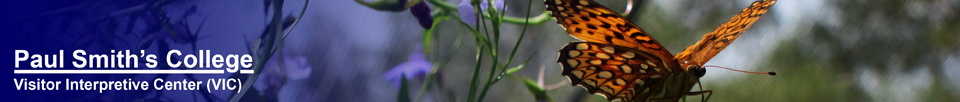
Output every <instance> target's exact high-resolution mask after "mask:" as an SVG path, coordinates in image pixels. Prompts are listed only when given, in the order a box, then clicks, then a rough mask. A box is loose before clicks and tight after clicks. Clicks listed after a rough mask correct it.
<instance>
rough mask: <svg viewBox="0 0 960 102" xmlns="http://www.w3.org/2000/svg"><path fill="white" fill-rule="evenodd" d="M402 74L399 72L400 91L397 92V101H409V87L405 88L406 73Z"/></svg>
mask: <svg viewBox="0 0 960 102" xmlns="http://www.w3.org/2000/svg"><path fill="white" fill-rule="evenodd" d="M404 74H405V73H401V74H400V93H398V94H397V102H410V94H408V92H409V91H410V89H407V75H404Z"/></svg>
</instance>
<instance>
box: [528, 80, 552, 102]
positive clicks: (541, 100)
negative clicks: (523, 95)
mask: <svg viewBox="0 0 960 102" xmlns="http://www.w3.org/2000/svg"><path fill="white" fill-rule="evenodd" d="M523 85H524V86H526V87H527V91H530V93H532V94H533V96H534V98H535V99H536V100H537V101H538V102H552V101H553V100H551V99H550V97H549V96H547V91H546V90H543V88H541V87H540V86H537V82H536V81H533V80H530V79H526V78H524V79H523Z"/></svg>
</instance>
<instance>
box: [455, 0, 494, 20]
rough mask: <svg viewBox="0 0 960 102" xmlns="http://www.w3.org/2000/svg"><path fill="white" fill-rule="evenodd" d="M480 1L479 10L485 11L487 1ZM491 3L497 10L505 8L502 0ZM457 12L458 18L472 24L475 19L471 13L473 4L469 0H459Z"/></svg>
mask: <svg viewBox="0 0 960 102" xmlns="http://www.w3.org/2000/svg"><path fill="white" fill-rule="evenodd" d="M480 1H482V2H480V10H481V11H486V10H487V5H489V3H487V0H480ZM493 4H494V5H496V6H497V7H496V9H497V10H499V8H503V9H506V8H505V7H504V5H503V0H494V2H493ZM457 12H459V13H460V14H459V15H460V20H463V22H467V24H473V23H474V22H475V20H476V19H477V18H476V16H475V15H473V5H470V0H460V4H459V5H457Z"/></svg>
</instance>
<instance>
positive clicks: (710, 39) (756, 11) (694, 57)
mask: <svg viewBox="0 0 960 102" xmlns="http://www.w3.org/2000/svg"><path fill="white" fill-rule="evenodd" d="M776 2H777V1H776V0H763V1H756V2H753V3H752V4H750V7H747V8H744V9H743V10H742V11H741V12H740V14H737V15H736V16H733V18H730V21H727V23H723V24H722V25H720V27H717V29H716V30H714V31H713V32H710V33H707V34H705V35H703V39H701V40H700V41H699V42H697V44H694V45H693V46H690V47H687V49H686V50H684V51H683V52H680V53H677V56H676V57H677V59H678V60H681V61H690V62H692V63H693V64H697V65H701V66H702V65H703V64H704V63H706V62H707V61H709V60H710V59H711V58H713V56H715V55H717V53H720V51H721V50H723V48H726V47H727V45H730V43H731V42H733V40H736V39H737V37H739V36H740V34H742V33H743V31H746V30H747V28H749V27H750V26H751V25H753V23H754V22H757V19H760V16H761V15H763V14H764V13H767V11H769V10H770V7H771V6H773V4H774V3H776Z"/></svg>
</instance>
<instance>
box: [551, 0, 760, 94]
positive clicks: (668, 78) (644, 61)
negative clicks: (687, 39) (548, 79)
mask: <svg viewBox="0 0 960 102" xmlns="http://www.w3.org/2000/svg"><path fill="white" fill-rule="evenodd" d="M544 3H545V4H546V6H547V8H546V9H547V10H549V11H551V13H552V16H553V17H554V18H555V19H556V20H557V23H558V24H560V25H561V26H562V27H563V28H564V29H565V30H566V31H567V33H569V34H570V35H571V36H573V37H575V38H578V39H580V40H583V41H585V42H571V43H568V44H567V45H566V46H564V47H563V48H562V49H560V51H559V53H560V54H559V58H558V59H557V62H558V63H559V64H560V65H561V66H563V72H562V74H563V75H564V76H566V77H568V78H569V79H570V81H571V82H572V84H573V85H574V86H582V87H583V88H585V89H587V91H589V92H591V93H594V94H601V95H603V96H605V97H606V98H607V100H610V101H613V100H621V101H624V102H645V101H677V100H679V99H680V98H682V97H683V96H687V95H702V94H705V93H712V92H713V91H712V90H701V91H694V92H691V89H692V88H693V86H694V85H696V84H697V83H699V79H700V77H703V75H704V74H705V73H706V70H705V69H704V67H703V64H704V63H706V62H707V61H709V60H710V58H713V57H714V56H715V55H717V53H719V52H720V51H721V50H723V49H724V48H726V47H727V45H730V43H731V42H733V40H735V39H736V38H737V37H738V36H740V34H742V33H743V32H744V31H745V30H746V29H747V28H749V27H750V26H751V25H753V23H754V22H756V21H757V19H759V18H760V16H761V15H763V14H764V13H766V12H767V11H768V10H769V9H770V7H772V6H773V4H774V3H776V0H762V1H755V2H753V3H752V4H751V5H750V7H747V8H745V9H743V10H742V11H741V13H740V14H737V15H736V16H734V17H733V18H731V19H730V21H728V22H726V23H724V24H722V25H720V27H718V28H717V29H716V30H714V31H713V32H710V33H707V34H705V35H704V36H703V38H702V39H701V40H700V41H699V42H697V43H696V44H694V45H692V46H690V47H688V48H686V50H684V51H683V52H680V53H678V54H677V55H676V56H674V55H671V53H670V52H669V51H667V50H666V49H665V48H664V47H663V46H662V45H661V44H660V43H659V42H657V41H656V40H655V39H653V38H652V37H650V35H649V34H647V32H644V31H643V30H642V29H640V28H639V27H637V26H636V25H634V24H633V23H631V22H629V21H627V20H626V19H625V18H623V17H622V16H620V15H619V14H617V13H616V12H613V11H611V10H610V9H608V8H606V7H604V6H602V5H600V4H598V3H596V2H594V1H591V0H545V2H544ZM731 70H732V69H731ZM756 73H760V72H756ZM767 74H770V75H775V73H774V72H768V73H767ZM704 101H705V100H704Z"/></svg>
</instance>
